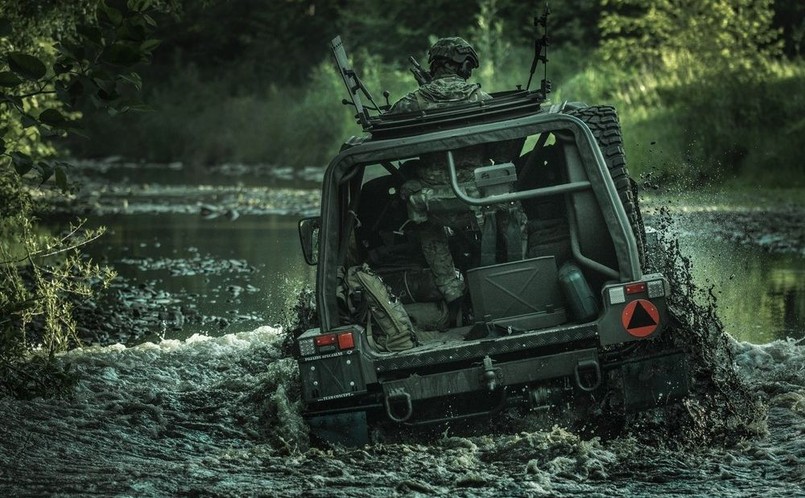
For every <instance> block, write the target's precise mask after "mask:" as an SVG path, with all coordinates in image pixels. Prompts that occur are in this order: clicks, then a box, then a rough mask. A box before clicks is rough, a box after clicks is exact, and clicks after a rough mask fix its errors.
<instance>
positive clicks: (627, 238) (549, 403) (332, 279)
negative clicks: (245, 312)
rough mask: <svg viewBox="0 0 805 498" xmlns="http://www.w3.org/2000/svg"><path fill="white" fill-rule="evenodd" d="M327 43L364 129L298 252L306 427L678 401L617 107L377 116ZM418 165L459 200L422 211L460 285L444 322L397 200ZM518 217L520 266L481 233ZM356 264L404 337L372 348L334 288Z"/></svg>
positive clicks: (521, 98) (336, 436)
mask: <svg viewBox="0 0 805 498" xmlns="http://www.w3.org/2000/svg"><path fill="white" fill-rule="evenodd" d="M333 49H334V53H335V54H336V59H337V61H338V62H339V67H340V70H341V72H342V76H343V77H344V80H345V82H346V85H347V88H348V90H349V92H350V95H351V97H352V101H353V104H354V105H355V106H356V107H357V109H356V110H357V115H356V116H357V117H358V119H359V122H360V123H361V124H362V125H363V128H364V131H365V134H364V135H363V136H362V137H360V138H355V137H353V138H351V139H349V140H348V141H347V142H346V143H345V144H344V146H343V147H342V150H341V151H340V153H339V154H338V155H337V156H336V157H335V158H334V159H333V160H332V161H331V162H330V164H329V166H328V167H327V169H326V172H325V175H324V180H323V185H322V190H321V216H319V217H315V218H306V219H304V220H301V221H300V224H299V228H300V237H301V239H302V246H303V250H304V253H305V257H306V259H307V261H308V263H310V264H317V265H318V268H317V278H316V290H315V296H316V304H317V314H318V320H319V327H317V328H313V329H310V330H307V331H305V332H303V333H301V335H299V336H298V337H297V338H296V340H295V354H296V358H297V361H298V365H299V372H300V377H301V390H302V397H303V401H304V406H305V409H304V417H305V419H306V421H307V422H308V423H309V425H310V428H311V433H312V434H313V435H314V436H316V437H318V438H321V439H323V440H326V441H330V442H339V443H343V444H362V443H365V442H367V441H370V434H372V431H371V430H372V428H374V427H381V428H385V429H386V430H389V429H390V430H395V428H404V427H413V426H428V425H432V424H445V423H452V424H454V426H455V425H458V423H461V421H463V420H466V419H469V418H480V417H488V416H490V415H494V414H496V413H498V412H500V411H502V410H505V409H508V408H511V407H519V408H521V409H522V408H526V409H528V408H533V409H549V408H551V407H557V406H572V407H574V408H573V409H574V410H576V411H577V412H578V415H579V416H580V417H586V416H589V417H594V416H596V414H598V415H600V414H602V413H610V414H622V413H629V412H635V411H640V410H645V409H649V408H653V407H658V406H662V405H666V404H669V403H673V402H675V401H678V400H679V399H680V398H681V397H683V396H685V395H686V394H687V392H688V381H687V371H686V359H685V356H684V354H683V353H682V352H681V351H678V350H676V349H674V348H673V347H672V346H670V344H671V342H670V341H667V340H665V341H664V340H662V338H663V335H664V331H665V330H666V327H667V325H668V323H669V319H670V317H669V312H668V307H667V304H666V299H667V297H668V296H669V293H670V288H669V283H668V280H667V279H666V278H665V277H664V276H663V275H662V274H659V273H644V269H645V268H646V265H645V260H646V256H647V251H649V252H650V251H651V243H650V242H651V241H650V240H649V241H648V244H647V240H646V233H645V229H644V227H643V224H642V219H641V216H640V211H639V209H638V204H637V196H636V186H635V184H634V182H633V181H632V180H631V179H630V177H629V176H628V174H627V170H626V163H625V158H624V151H623V140H622V135H621V128H620V124H619V120H618V116H617V114H616V112H615V110H614V108H612V107H609V106H585V105H583V104H573V103H559V104H551V103H549V102H548V101H547V99H546V94H547V92H548V91H549V85H547V84H546V83H545V82H544V81H543V84H542V87H541V89H539V90H535V91H530V90H528V87H526V89H524V90H523V89H516V90H511V91H506V92H500V93H492V94H491V95H492V97H493V98H492V99H490V100H484V101H482V102H477V103H472V104H465V105H460V106H451V107H449V108H443V109H434V110H428V111H420V112H412V113H402V114H389V113H384V112H382V110H383V109H382V108H380V109H379V110H380V111H381V112H379V113H377V115H370V114H369V112H368V110H367V108H366V107H364V105H363V102H362V99H361V96H363V97H364V98H366V97H369V98H370V99H371V96H370V95H369V94H368V92H366V91H365V88H364V87H363V85H362V83H361V82H360V80H359V79H358V77H357V76H356V75H355V72H354V71H353V70H351V69H350V68H349V67H348V65H347V59H346V57H345V56H344V53H343V47H342V46H341V42H340V38H336V39H335V40H334V41H333ZM532 75H533V67H532ZM467 151H472V153H473V154H469V155H468V154H467ZM478 154H481V157H482V158H483V160H482V161H480V162H479V163H478V164H477V165H475V166H471V167H470V171H471V172H472V173H473V175H472V176H473V179H472V180H471V181H470V182H469V183H472V185H468V182H466V181H465V182H461V181H459V177H460V176H461V175H460V174H459V172H458V171H457V170H458V169H459V168H462V169H464V170H465V171H466V169H467V165H466V161H463V159H462V158H466V157H468V156H471V157H479V156H478ZM423 158H428V160H434V158H436V160H439V161H441V164H443V165H444V167H445V168H446V171H447V172H448V174H449V178H450V184H451V185H450V187H451V188H450V192H451V196H449V198H441V199H438V200H437V201H432V202H429V203H428V204H427V209H428V212H429V213H431V214H432V215H433V216H434V219H439V216H443V217H444V218H445V219H447V218H449V219H450V220H453V221H452V222H451V224H450V225H449V226H445V227H444V230H445V233H446V234H447V236H448V240H449V248H450V251H451V255H452V258H453V261H454V263H455V266H456V268H457V271H459V272H460V274H461V278H463V279H464V282H465V284H466V294H465V296H464V299H463V306H462V309H461V311H460V313H459V314H458V316H457V319H456V320H455V321H452V322H450V321H448V320H446V313H447V312H446V303H445V302H444V300H443V299H442V297H441V294H440V293H439V292H438V290H437V289H435V288H434V285H433V278H432V275H431V272H430V270H429V268H428V267H427V263H426V262H425V259H424V258H423V254H422V250H421V246H420V241H419V240H418V227H419V226H418V224H417V223H412V222H411V220H410V219H409V214H408V209H407V203H408V202H411V199H410V198H405V196H403V195H401V193H402V192H403V191H404V190H405V188H404V185H405V184H406V182H407V181H409V179H410V178H411V171H412V169H413V168H416V167H417V165H418V164H421V163H420V161H422V160H423ZM462 161H463V162H462ZM458 165H461V166H458ZM470 187H472V188H470ZM515 208H516V209H515ZM515 212H521V213H523V214H524V215H525V219H521V220H520V223H518V225H519V227H520V229H521V231H520V238H519V241H520V243H521V244H522V249H523V250H522V252H521V254H522V257H521V258H519V259H517V258H513V257H512V256H511V255H512V254H514V253H516V251H514V252H513V251H510V250H507V249H506V247H505V246H506V243H505V240H506V237H505V236H504V235H502V230H498V231H497V232H495V231H494V230H482V229H481V228H480V227H479V220H481V219H483V217H486V219H492V218H495V217H497V219H498V220H499V221H500V226H506V225H507V222H506V221H505V218H506V216H509V215H511V214H512V213H515ZM448 215H449V216H448ZM462 216H463V219H464V220H465V222H463V223H462V222H461V221H460V220H461V219H462ZM455 220H459V222H456V221H455ZM511 223H514V222H513V221H512V217H511V216H509V221H508V226H511ZM509 234H511V230H509ZM490 237H491V238H492V240H490V239H489V238H490ZM511 240H518V239H516V238H514V239H512V238H509V241H508V244H509V245H511V244H513V243H512V242H511ZM490 248H491V249H490ZM509 249H511V248H509ZM490 252H492V253H493V254H492V255H491V256H492V260H491V261H490V257H489V256H490V254H489V253H490ZM356 266H361V267H363V268H369V269H370V270H371V272H372V273H373V274H376V275H378V276H379V277H380V278H381V279H382V281H383V282H384V284H385V285H386V286H387V288H388V289H389V299H391V300H396V301H397V302H398V303H400V304H401V305H402V308H403V309H404V310H405V312H406V313H407V314H408V316H409V318H410V321H411V323H412V324H413V326H414V335H415V339H414V340H413V341H412V347H408V348H406V349H403V350H398V351H384V350H382V349H384V348H381V347H379V346H378V344H377V341H376V340H374V339H373V334H375V332H377V331H378V329H379V328H380V327H382V325H381V324H379V323H378V321H377V320H376V319H375V318H376V317H375V316H373V315H372V313H364V314H362V315H356V314H355V313H350V310H354V309H356V308H360V305H361V303H360V301H361V300H362V299H363V301H364V303H363V305H364V309H365V307H366V302H365V301H366V299H365V296H361V295H360V293H353V294H350V295H345V292H344V289H343V283H344V275H345V271H346V269H348V268H352V267H356ZM369 307H371V303H370V305H369ZM357 316H360V318H356V317H357ZM646 345H653V347H645V346H646ZM641 346H642V347H641ZM457 422H458V423H457Z"/></svg>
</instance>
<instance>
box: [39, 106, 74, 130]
mask: <svg viewBox="0 0 805 498" xmlns="http://www.w3.org/2000/svg"><path fill="white" fill-rule="evenodd" d="M39 121H41V122H43V123H45V124H46V125H50V126H59V125H61V124H62V123H64V122H65V121H67V119H66V118H65V117H64V116H63V115H62V113H60V112H59V111H57V110H56V109H45V110H44V111H42V113H41V114H39Z"/></svg>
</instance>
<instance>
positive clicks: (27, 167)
mask: <svg viewBox="0 0 805 498" xmlns="http://www.w3.org/2000/svg"><path fill="white" fill-rule="evenodd" d="M11 162H12V163H14V169H15V170H16V171H17V174H18V175H20V176H22V175H24V174H25V173H27V172H29V171H31V168H32V167H33V165H34V162H33V160H32V159H31V156H29V155H28V154H23V153H22V152H17V151H14V152H12V153H11Z"/></svg>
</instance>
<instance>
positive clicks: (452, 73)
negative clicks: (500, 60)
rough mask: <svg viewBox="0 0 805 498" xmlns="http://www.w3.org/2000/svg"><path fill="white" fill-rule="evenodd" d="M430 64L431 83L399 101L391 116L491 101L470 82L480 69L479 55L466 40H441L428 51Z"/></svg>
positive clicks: (477, 85)
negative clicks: (468, 80)
mask: <svg viewBox="0 0 805 498" xmlns="http://www.w3.org/2000/svg"><path fill="white" fill-rule="evenodd" d="M428 64H430V77H431V81H430V82H429V83H425V84H424V85H422V86H420V87H419V88H418V89H417V90H415V91H413V92H411V93H409V94H408V95H406V96H404V97H403V98H401V99H400V100H398V101H397V102H396V103H395V104H394V105H393V106H392V108H391V109H390V110H389V111H388V112H389V113H392V114H393V113H399V112H411V111H418V110H420V109H438V108H440V107H448V106H451V105H456V104H466V103H468V102H479V101H481V100H487V99H491V98H492V97H491V96H490V95H489V94H488V93H486V92H484V91H483V90H481V85H479V84H478V83H468V82H467V79H469V77H470V76H471V75H472V70H473V69H475V68H477V67H478V54H477V53H476V52H475V49H474V48H472V45H470V44H469V43H467V42H466V40H464V39H463V38H459V37H457V36H454V37H450V38H442V39H440V40H438V41H437V42H436V43H434V44H433V46H432V47H431V48H430V50H428Z"/></svg>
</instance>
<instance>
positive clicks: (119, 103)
mask: <svg viewBox="0 0 805 498" xmlns="http://www.w3.org/2000/svg"><path fill="white" fill-rule="evenodd" d="M177 5H178V4H176V2H175V1H174V0H164V1H157V0H128V1H127V2H122V1H119V2H115V3H114V4H113V3H107V2H105V1H101V0H78V1H76V2H66V3H62V2H59V1H57V0H39V1H31V2H16V1H14V0H0V13H2V16H3V17H2V19H0V64H2V66H0V119H2V127H0V197H2V199H3V203H2V206H1V207H0V215H2V216H1V217H0V379H2V380H0V394H2V393H4V392H5V393H11V394H15V395H26V396H28V395H34V394H41V393H53V392H61V391H62V389H63V388H64V387H65V385H66V384H67V383H69V381H70V380H71V379H72V377H71V376H70V375H68V372H67V371H66V370H65V369H63V368H61V367H60V366H59V365H58V364H57V363H56V362H54V361H53V355H54V354H55V353H56V352H57V351H60V350H64V349H66V348H67V347H69V346H70V345H73V344H75V343H76V341H77V337H76V334H75V328H76V324H75V321H74V319H73V317H72V302H73V300H75V299H87V298H91V297H92V296H93V294H94V292H95V291H96V290H97V289H98V288H99V287H103V286H105V285H106V284H107V283H108V282H109V281H110V279H111V278H112V273H111V271H110V270H108V269H104V268H100V267H98V266H97V265H94V264H92V262H90V261H87V260H86V259H85V258H83V257H82V256H81V253H80V249H81V247H83V246H84V245H85V244H87V243H89V242H91V241H92V240H94V239H95V238H97V237H98V236H99V235H100V233H101V232H100V231H91V230H84V229H83V227H82V223H78V224H76V225H75V226H73V227H71V228H70V230H69V231H68V232H67V233H65V234H63V235H59V236H55V235H50V234H48V232H47V231H46V230H43V229H41V228H39V227H38V226H37V222H38V220H37V217H36V214H37V213H38V212H41V211H44V210H46V208H47V206H46V202H43V201H42V200H41V199H43V197H42V196H41V195H39V196H37V200H35V199H34V196H32V195H31V187H34V188H36V186H38V187H39V188H40V189H44V188H46V187H47V185H46V182H47V181H48V180H49V179H51V178H54V179H55V183H56V185H57V186H58V187H59V188H60V189H61V190H62V191H66V190H68V188H69V185H68V177H67V168H68V165H67V163H65V162H63V161H59V160H54V159H53V157H54V154H55V152H56V150H55V147H54V145H53V142H52V140H53V139H58V138H60V137H64V136H65V135H67V134H69V133H77V132H79V129H80V126H79V119H78V118H79V113H78V112H76V110H75V109H76V107H75V106H76V105H77V104H78V103H79V102H80V101H81V100H82V99H86V100H89V101H91V102H92V103H93V104H94V105H95V106H97V107H101V108H104V109H106V110H108V111H109V113H110V114H117V113H120V112H125V111H128V110H131V109H136V108H139V107H141V106H142V104H141V103H140V102H139V101H138V100H137V98H136V96H137V94H138V93H139V91H140V78H139V76H138V74H137V73H136V72H135V71H134V67H135V66H136V65H137V64H139V63H141V62H145V61H147V60H148V58H149V57H150V55H151V51H152V50H153V49H154V48H155V47H156V46H157V44H158V42H157V41H156V40H155V39H153V38H151V36H150V34H151V32H152V31H153V28H154V26H155V25H156V22H155V20H154V17H153V15H154V14H155V13H158V12H165V11H170V10H173V9H175V8H176V7H177ZM32 172H35V173H36V174H35V175H34V174H33V173H32ZM34 179H35V180H36V181H35V182H34ZM34 322H37V323H39V325H40V326H39V327H38V329H37V330H36V332H34V331H32V330H30V326H31V324H32V323H34ZM34 348H37V349H41V350H42V352H44V353H45V355H44V356H41V355H34V356H30V355H29V354H28V353H29V352H30V351H31V350H32V349H34Z"/></svg>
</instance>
